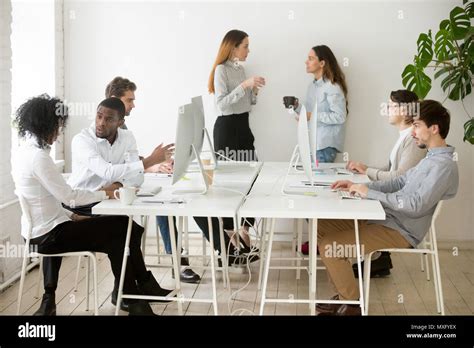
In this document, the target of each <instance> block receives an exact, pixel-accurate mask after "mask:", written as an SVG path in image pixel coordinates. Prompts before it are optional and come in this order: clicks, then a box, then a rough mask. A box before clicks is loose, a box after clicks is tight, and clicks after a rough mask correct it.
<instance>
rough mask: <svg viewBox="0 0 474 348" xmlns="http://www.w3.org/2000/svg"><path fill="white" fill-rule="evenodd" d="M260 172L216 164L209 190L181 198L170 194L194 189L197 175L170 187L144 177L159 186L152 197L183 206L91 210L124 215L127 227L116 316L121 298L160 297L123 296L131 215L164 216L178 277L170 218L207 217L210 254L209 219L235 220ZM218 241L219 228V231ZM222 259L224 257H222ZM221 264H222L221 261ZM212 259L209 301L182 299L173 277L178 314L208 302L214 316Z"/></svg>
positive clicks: (115, 205)
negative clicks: (174, 200) (190, 305)
mask: <svg viewBox="0 0 474 348" xmlns="http://www.w3.org/2000/svg"><path fill="white" fill-rule="evenodd" d="M260 169H261V163H252V164H249V163H237V162H225V163H219V168H218V169H217V170H216V171H215V174H214V184H213V185H211V186H210V187H209V190H208V192H207V194H205V195H199V194H185V195H179V196H176V195H173V191H174V190H176V189H179V188H195V187H197V185H199V184H200V182H199V176H198V174H197V173H190V174H187V175H186V179H185V180H181V181H180V182H179V183H177V184H176V185H174V186H171V180H172V178H171V177H167V176H163V175H160V174H159V175H153V174H151V175H146V179H145V184H144V185H147V186H148V185H151V186H153V185H159V186H162V191H161V192H160V193H159V194H158V195H156V196H155V197H154V198H176V197H179V198H183V199H184V200H185V203H183V204H160V203H144V202H143V200H145V199H149V198H138V199H137V200H135V201H134V202H133V204H132V205H122V204H121V203H120V201H118V200H106V201H103V202H101V203H99V204H97V205H96V206H94V207H93V208H92V213H93V214H101V215H128V216H129V224H128V230H127V238H126V243H125V248H124V256H123V263H122V273H121V277H120V285H119V293H118V300H117V308H116V315H118V312H119V308H120V306H119V305H118V304H119V303H121V300H122V299H123V298H143V299H163V298H162V297H153V296H138V295H128V294H127V295H123V294H122V291H123V280H124V279H123V278H124V275H125V267H126V258H127V256H128V252H129V249H128V246H129V243H130V234H131V227H132V222H133V216H134V215H138V216H168V219H169V226H170V239H171V247H172V256H173V267H174V272H175V274H176V275H179V273H180V272H179V262H178V260H180V258H181V256H180V255H181V248H177V245H176V239H175V233H176V231H175V229H174V223H173V216H176V217H194V216H202V217H208V222H209V241H210V244H211V248H212V249H211V255H213V252H214V239H213V230H212V223H211V217H219V218H222V217H228V218H232V219H234V221H235V222H236V223H237V222H238V221H237V220H236V216H237V212H238V209H239V208H240V206H241V204H242V202H243V199H244V197H245V194H247V193H248V191H249V190H250V187H251V185H252V183H253V182H254V180H255V178H256V177H257V175H258V173H259V171H260ZM220 233H221V240H222V239H223V238H222V233H223V231H222V228H221V231H220ZM223 249H224V248H223ZM222 257H223V258H225V257H226V255H225V254H223V255H222ZM223 264H224V265H225V264H226V263H225V262H223ZM215 269H216V267H215V259H214V257H211V274H212V286H213V298H212V299H193V298H190V299H186V298H184V297H183V296H182V294H181V283H180V279H179V276H176V277H175V281H176V290H175V292H173V294H176V293H177V295H178V297H177V298H172V299H173V300H175V301H178V310H179V312H180V313H182V302H183V301H193V302H211V303H213V305H214V313H215V314H217V290H216V279H215Z"/></svg>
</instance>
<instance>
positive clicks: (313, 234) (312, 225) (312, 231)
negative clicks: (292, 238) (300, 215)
mask: <svg viewBox="0 0 474 348" xmlns="http://www.w3.org/2000/svg"><path fill="white" fill-rule="evenodd" d="M308 225H309V228H308V236H309V299H310V301H311V302H310V303H309V310H310V313H311V315H315V314H316V306H315V304H314V301H315V300H316V269H317V267H316V266H317V252H316V247H317V242H318V227H317V226H318V219H311V220H310V221H309V224H308Z"/></svg>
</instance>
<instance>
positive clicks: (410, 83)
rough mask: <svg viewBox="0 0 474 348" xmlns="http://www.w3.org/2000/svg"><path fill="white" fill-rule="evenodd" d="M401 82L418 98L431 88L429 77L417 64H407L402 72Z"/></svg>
mask: <svg viewBox="0 0 474 348" xmlns="http://www.w3.org/2000/svg"><path fill="white" fill-rule="evenodd" d="M402 83H403V86H405V88H406V89H408V90H410V91H413V92H415V93H416V95H417V96H418V98H420V99H423V98H424V97H426V95H427V94H428V92H429V91H430V89H431V79H430V78H429V76H428V75H426V74H425V73H424V71H423V67H421V66H419V65H416V64H415V65H413V64H409V65H407V66H406V67H405V70H403V73H402Z"/></svg>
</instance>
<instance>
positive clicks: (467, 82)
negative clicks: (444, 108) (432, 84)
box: [441, 68, 471, 100]
mask: <svg viewBox="0 0 474 348" xmlns="http://www.w3.org/2000/svg"><path fill="white" fill-rule="evenodd" d="M441 88H442V89H443V91H444V92H446V90H448V91H449V94H448V98H449V99H451V100H459V99H464V98H465V97H466V95H468V94H470V93H471V78H470V76H469V73H468V71H467V69H463V68H455V69H453V70H452V71H451V72H450V74H449V75H448V76H446V77H445V78H444V79H443V81H441Z"/></svg>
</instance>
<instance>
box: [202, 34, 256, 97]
mask: <svg viewBox="0 0 474 348" xmlns="http://www.w3.org/2000/svg"><path fill="white" fill-rule="evenodd" d="M246 37H248V35H247V33H245V32H243V31H242V30H237V29H234V30H231V31H229V32H227V34H225V36H224V38H223V39H222V42H221V45H220V47H219V51H218V52H217V58H216V61H215V62H214V65H213V66H212V70H211V74H210V75H209V82H208V84H207V89H208V90H209V93H214V92H215V90H214V73H215V71H216V67H217V66H218V65H219V64H222V63H224V62H225V61H226V60H228V59H230V57H231V55H232V49H233V48H235V47H238V46H239V45H240V44H241V43H242V41H244V39H245V38H246Z"/></svg>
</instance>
